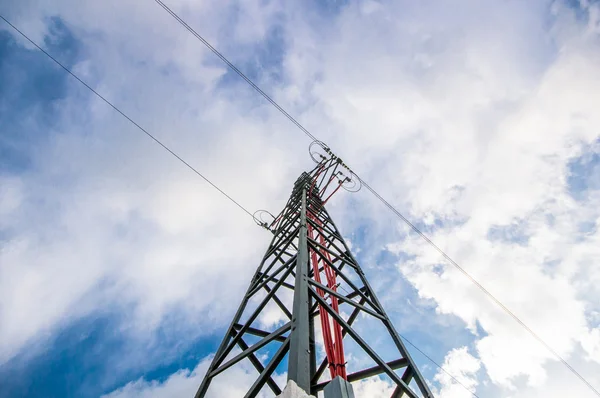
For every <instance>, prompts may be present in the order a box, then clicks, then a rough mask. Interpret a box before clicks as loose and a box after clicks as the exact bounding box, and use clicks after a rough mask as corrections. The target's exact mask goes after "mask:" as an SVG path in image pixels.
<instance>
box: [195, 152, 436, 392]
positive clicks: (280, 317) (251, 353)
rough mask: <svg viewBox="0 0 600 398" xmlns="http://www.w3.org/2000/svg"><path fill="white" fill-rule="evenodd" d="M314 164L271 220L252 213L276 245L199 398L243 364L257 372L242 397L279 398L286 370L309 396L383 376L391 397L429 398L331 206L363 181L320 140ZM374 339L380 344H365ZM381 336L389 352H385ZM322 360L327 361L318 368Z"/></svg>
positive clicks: (255, 279)
mask: <svg viewBox="0 0 600 398" xmlns="http://www.w3.org/2000/svg"><path fill="white" fill-rule="evenodd" d="M311 157H312V158H313V160H315V162H317V166H316V167H315V168H314V169H313V170H312V171H310V172H304V173H302V174H301V175H300V177H299V178H298V179H297V180H296V182H295V183H294V188H293V190H292V194H291V196H290V198H289V200H288V202H287V204H286V206H285V208H284V209H283V210H282V211H281V213H279V215H278V216H271V217H272V218H271V219H270V220H269V221H263V218H261V217H263V215H265V214H268V215H270V213H267V212H265V213H259V214H258V215H255V219H256V220H257V223H259V224H260V225H262V226H264V227H265V228H267V229H269V230H270V231H272V233H273V239H272V240H271V244H270V245H269V248H268V249H267V252H266V253H265V255H264V257H263V259H262V261H261V263H260V266H259V267H258V269H257V271H256V273H255V274H254V277H253V278H252V281H251V283H250V286H249V287H248V290H247V291H246V293H245V294H244V297H243V299H242V303H241V304H240V306H239V308H238V310H237V312H236V314H235V316H234V318H233V321H232V322H231V325H229V328H228V329H227V333H226V335H225V337H224V339H223V341H222V342H221V345H220V346H219V348H218V349H217V351H216V353H215V356H214V358H213V360H212V363H211V364H210V366H209V368H208V370H207V372H206V375H205V376H204V379H203V381H202V384H201V385H200V387H199V389H198V392H197V393H196V398H202V397H205V396H210V394H208V395H207V393H208V392H210V385H211V382H212V381H213V379H214V378H215V377H219V376H223V377H225V376H224V374H225V373H227V371H228V370H231V368H232V367H235V366H236V365H239V364H240V363H241V362H242V361H245V362H249V363H250V364H252V366H253V367H254V368H255V369H256V371H257V377H256V379H255V381H254V383H253V384H252V385H251V386H249V388H248V391H247V393H246V394H245V398H250V397H256V396H257V395H258V394H259V393H262V394H265V395H264V396H269V395H270V396H277V395H279V394H281V393H282V389H283V388H282V386H280V385H279V384H278V383H277V381H276V377H274V376H275V375H276V374H279V375H281V374H284V373H286V372H287V378H288V380H293V381H294V382H295V383H296V384H297V386H299V387H300V388H301V389H303V390H304V391H306V392H307V393H310V394H312V395H317V394H321V393H320V391H322V390H324V389H325V394H326V398H328V395H329V396H331V397H338V396H339V397H342V396H352V394H349V395H348V394H347V393H339V392H337V393H335V392H334V393H331V392H328V391H332V388H330V387H327V385H328V384H330V381H331V380H334V379H335V380H341V382H338V383H337V384H336V383H331V386H333V385H334V384H336V385H342V386H343V385H344V383H346V386H345V387H344V388H347V387H348V385H349V384H348V383H350V382H353V381H358V380H361V379H365V378H368V377H373V376H377V375H381V376H380V377H383V378H385V379H387V380H388V382H391V383H392V384H393V385H395V389H394V392H393V394H392V397H393V398H396V397H405V396H407V397H411V398H417V397H425V398H432V397H433V394H432V393H431V391H430V390H429V387H428V386H427V384H426V383H425V379H424V378H423V376H422V375H421V373H420V372H419V370H418V369H417V367H416V365H415V363H414V361H413V359H412V358H411V356H410V355H409V353H408V351H407V349H406V347H405V346H404V344H403V342H402V340H401V339H400V336H399V335H398V333H397V332H396V330H395V328H394V326H393V325H392V322H391V321H390V319H389V318H388V316H387V314H386V312H385V311H384V309H383V307H382V306H381V303H380V302H379V300H378V299H377V296H376V295H375V292H374V291H373V289H372V288H371V286H370V285H369V282H368V281H367V278H366V277H365V275H364V273H363V271H362V269H361V267H360V266H359V264H358V262H357V261H356V259H355V257H354V256H353V255H352V253H351V252H350V249H349V248H348V245H347V244H346V242H345V241H344V239H343V238H342V235H341V234H340V232H339V230H338V229H337V227H336V225H335V224H334V222H333V220H332V219H331V217H330V215H329V213H328V212H327V210H326V208H325V204H326V203H327V201H328V200H329V199H330V198H331V197H332V196H333V195H334V194H335V193H336V192H337V191H338V190H339V189H340V188H345V189H347V190H350V191H355V190H357V188H359V187H360V185H359V184H360V180H359V179H358V177H357V176H356V175H354V173H352V171H351V170H350V169H349V168H348V167H347V166H346V165H345V164H344V163H343V162H342V161H341V159H339V158H338V157H336V156H335V155H334V154H333V153H331V151H330V150H329V148H327V147H326V146H324V145H323V144H321V143H319V142H315V143H313V144H312V145H311ZM358 323H361V325H362V326H361V327H358ZM366 332H368V333H366ZM317 333H320V336H321V337H322V338H321V339H318V338H317ZM376 333H378V334H376ZM374 334H375V337H376V338H375V345H373V344H371V343H369V342H368V341H369V337H370V338H371V340H372V337H373V335H374ZM383 337H385V338H387V341H388V343H387V345H382V343H381V341H383V340H385V339H383ZM348 344H350V345H351V348H352V351H351V354H352V357H353V358H358V360H356V361H350V363H346V354H348V353H349V351H345V350H344V345H346V346H347V347H348ZM321 346H322V347H321ZM318 357H322V358H319V361H318V362H319V365H318V366H317V363H318V362H317V359H318ZM384 357H387V358H384ZM367 361H368V362H369V363H367ZM354 362H356V363H354ZM369 364H370V366H369ZM326 370H328V372H326ZM326 373H328V376H329V377H327V375H326ZM222 374H223V375H222ZM280 378H281V377H280ZM340 383H341V384H340ZM350 391H351V388H350ZM356 398H368V397H356Z"/></svg>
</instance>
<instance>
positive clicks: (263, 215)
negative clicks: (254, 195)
mask: <svg viewBox="0 0 600 398" xmlns="http://www.w3.org/2000/svg"><path fill="white" fill-rule="evenodd" d="M252 218H254V222H255V223H256V224H258V225H260V226H261V227H262V226H270V225H271V224H272V223H273V221H275V216H274V215H273V214H271V213H270V212H269V211H267V210H256V211H255V212H254V214H253V215H252Z"/></svg>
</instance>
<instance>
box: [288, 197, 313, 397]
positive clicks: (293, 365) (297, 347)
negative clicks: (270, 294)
mask: <svg viewBox="0 0 600 398" xmlns="http://www.w3.org/2000/svg"><path fill="white" fill-rule="evenodd" d="M298 238H299V242H298V255H297V257H296V283H295V287H294V305H293V313H292V331H291V334H290V337H291V339H290V356H289V363H288V380H293V381H294V382H295V383H296V384H297V385H298V387H300V388H301V389H303V390H304V391H306V392H307V393H308V392H310V359H311V354H310V342H309V336H310V332H309V314H308V311H309V302H308V301H309V298H308V245H307V243H306V239H307V225H306V185H304V187H302V207H301V210H300V231H299V237H298Z"/></svg>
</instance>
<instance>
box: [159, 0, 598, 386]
mask: <svg viewBox="0 0 600 398" xmlns="http://www.w3.org/2000/svg"><path fill="white" fill-rule="evenodd" d="M154 1H155V2H156V3H158V4H159V5H160V6H161V7H162V8H163V9H164V10H165V11H167V12H168V13H169V14H170V15H171V16H172V17H173V18H175V20H177V21H178V22H179V23H180V24H181V25H183V27H185V28H186V29H187V30H188V31H189V32H190V33H192V34H193V35H194V36H195V37H196V38H197V39H198V40H200V41H201V42H202V43H203V44H204V45H205V46H206V47H208V48H209V49H210V50H211V51H212V52H213V53H214V54H216V55H217V56H218V57H219V58H220V59H221V60H222V61H223V62H224V63H225V64H227V66H229V67H230V68H231V69H232V70H233V71H234V72H236V73H237V74H238V75H239V76H240V77H241V78H242V79H244V80H245V81H246V82H247V83H248V84H250V86H252V88H254V89H255V90H256V91H257V92H258V93H259V94H260V95H262V96H263V97H264V98H265V99H266V100H267V101H269V102H270V103H271V104H272V105H273V106H274V107H275V108H276V109H277V110H279V111H280V112H281V113H282V114H283V115H284V116H285V117H287V118H288V119H289V120H290V121H291V122H292V123H293V124H294V125H296V127H298V128H299V129H300V130H301V131H302V132H303V133H304V134H306V136H308V137H309V138H310V139H311V140H313V141H319V140H317V138H316V137H315V136H314V135H313V134H312V133H311V132H310V131H308V130H307V129H306V128H305V127H304V126H303V125H302V124H301V123H300V122H298V121H297V120H296V119H295V118H294V117H293V116H291V115H290V114H289V113H288V112H287V111H286V110H285V109H283V108H282V107H281V106H280V105H279V104H278V103H277V102H275V101H274V100H273V99H272V98H271V97H270V96H269V95H267V94H266V93H265V92H264V91H263V90H262V89H261V88H259V87H258V86H257V85H256V84H255V83H254V82H253V81H252V80H251V79H250V78H249V77H247V76H246V75H245V74H244V73H243V72H242V71H240V70H239V69H238V68H237V67H236V66H235V65H233V64H232V63H231V62H230V61H229V60H228V59H227V58H226V57H225V56H224V55H223V54H221V53H220V52H219V51H218V50H217V49H215V48H214V47H213V46H212V45H211V44H210V43H209V42H208V41H207V40H206V39H205V38H204V37H202V36H201V35H200V34H199V33H198V32H196V31H195V30H194V29H193V28H192V27H190V26H189V25H188V24H187V23H186V22H185V21H184V20H183V19H181V17H180V16H179V15H177V14H176V13H175V12H174V11H173V10H171V9H170V8H169V7H168V6H167V5H166V4H165V3H163V2H162V1H161V0H154ZM357 177H358V178H359V179H360V181H361V182H362V183H363V185H364V186H365V187H366V188H367V189H368V190H369V191H370V192H371V193H372V194H373V195H374V196H375V197H376V198H377V199H379V200H380V201H381V202H382V203H383V204H384V205H385V206H386V207H387V208H389V209H390V210H391V211H392V212H393V213H394V214H396V215H397V216H398V217H399V218H400V219H401V220H402V221H404V222H405V223H406V224H407V225H408V226H409V227H410V228H411V229H412V230H413V231H415V232H416V233H417V234H418V235H419V236H420V237H421V238H423V239H424V240H425V241H426V242H427V243H429V244H430V245H431V246H432V247H433V248H435V249H436V250H437V251H438V252H439V253H440V254H441V255H442V256H443V257H444V258H445V259H446V260H448V261H449V262H450V263H451V264H452V265H454V266H455V267H456V268H457V269H458V270H459V271H460V272H461V273H462V274H463V275H465V276H466V277H467V278H468V279H469V280H471V282H473V283H474V284H475V285H476V286H477V287H478V288H479V289H480V290H481V291H482V292H483V293H485V294H486V295H487V296H488V297H489V298H490V299H492V301H494V302H495V303H496V304H497V305H499V306H500V308H502V310H504V311H505V312H506V313H507V314H509V315H510V316H511V317H512V318H513V319H514V320H515V321H516V322H517V323H518V324H520V325H521V326H522V327H523V328H524V329H525V330H526V331H527V332H529V334H530V335H531V336H533V337H534V338H535V339H536V340H537V341H538V342H540V343H541V344H542V345H543V346H544V347H545V348H546V349H547V350H548V351H550V352H551V353H552V354H553V355H554V356H555V357H556V358H557V359H558V360H559V361H560V362H562V363H563V365H565V366H566V367H567V368H568V369H569V370H570V371H571V372H572V373H573V374H574V375H575V376H577V377H578V378H579V379H580V380H581V381H582V382H583V383H584V384H585V385H586V386H587V387H588V388H590V389H591V390H592V391H593V392H594V393H595V394H596V395H597V396H599V397H600V392H599V391H598V390H596V388H594V386H592V385H591V384H590V383H589V382H588V381H587V380H586V379H585V378H584V377H583V376H582V375H581V374H580V373H579V372H578V371H577V370H575V368H573V367H572V366H571V365H570V364H569V363H568V362H567V361H566V360H565V359H564V358H562V356H560V355H559V354H558V353H557V352H556V351H554V350H553V349H552V348H551V347H550V346H549V345H548V344H547V343H546V342H545V341H544V340H542V338H541V337H539V336H538V335H537V334H536V333H535V332H534V331H533V330H531V329H530V328H529V327H528V326H527V325H526V324H525V323H524V322H523V321H521V319H519V317H517V315H515V314H514V313H513V312H512V311H511V310H510V309H509V308H508V307H506V306H505V305H504V304H502V302H500V300H498V299H497V298H496V297H495V296H494V295H493V294H492V293H490V292H489V291H488V290H487V289H486V288H484V287H483V286H482V285H481V284H480V283H479V282H477V280H475V278H473V277H472V276H471V275H470V274H469V273H468V272H467V271H466V270H464V269H463V268H462V267H461V266H460V265H459V264H458V263H457V262H456V261H454V260H453V259H452V258H451V257H450V256H448V255H447V254H446V253H445V252H444V251H443V250H442V249H440V248H439V247H438V246H437V245H436V244H434V243H433V241H432V240H431V239H429V238H428V237H427V236H426V235H425V234H424V233H423V232H421V230H419V228H417V227H416V226H415V225H414V224H413V223H411V222H410V221H409V220H408V219H407V218H406V217H405V216H404V215H402V213H400V211H398V209H396V208H395V207H394V206H392V205H391V204H390V203H389V202H388V201H387V200H385V199H384V198H383V197H382V196H381V195H380V194H379V193H377V191H375V189H373V188H372V187H371V186H370V185H369V184H367V183H366V182H365V181H364V180H363V179H362V178H360V177H359V176H358V175H357Z"/></svg>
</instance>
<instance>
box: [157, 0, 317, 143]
mask: <svg viewBox="0 0 600 398" xmlns="http://www.w3.org/2000/svg"><path fill="white" fill-rule="evenodd" d="M154 1H156V3H158V5H160V6H161V7H162V8H164V9H165V11H166V12H168V13H169V14H170V15H171V16H172V17H173V18H175V19H176V20H177V22H179V23H180V24H181V25H183V27H185V28H186V29H187V30H188V31H189V32H190V33H191V34H193V35H194V36H196V38H197V39H198V40H200V41H201V42H202V43H203V44H204V45H205V46H206V47H208V49H209V50H210V51H212V52H213V53H214V54H215V55H216V56H217V57H219V58H220V59H221V61H223V62H225V63H226V64H227V66H229V67H230V68H231V70H233V71H234V72H235V73H237V74H238V75H239V76H240V77H241V78H242V79H244V80H245V81H246V82H247V83H248V84H249V85H251V86H252V88H254V89H255V90H256V91H257V92H258V93H259V94H260V95H262V96H263V97H264V98H265V99H266V100H267V101H269V102H270V103H271V105H273V106H274V107H275V108H277V110H278V111H279V112H281V113H282V114H284V115H285V117H287V118H288V119H289V120H290V121H291V122H292V123H294V124H295V125H296V127H298V128H299V129H300V130H302V132H304V134H306V135H307V136H309V137H310V139H312V140H316V138H315V136H314V135H312V134H311V133H310V132H309V131H308V130H307V129H305V128H304V126H302V125H301V124H300V123H299V122H298V121H297V120H296V119H294V118H293V117H292V115H290V114H289V113H287V112H286V111H285V109H283V108H282V107H281V106H279V104H278V103H277V102H275V100H273V98H271V97H270V96H269V95H268V94H267V93H265V92H264V91H262V90H261V89H260V87H258V86H257V85H256V84H254V82H253V81H252V80H250V78H248V77H247V76H246V75H245V74H244V73H243V72H242V71H241V70H239V69H238V68H237V67H236V66H235V65H234V64H232V63H231V62H229V60H228V59H227V58H225V56H224V55H223V54H221V53H220V52H219V51H218V50H217V49H216V48H214V47H213V46H212V45H211V44H210V43H209V42H208V41H206V39H204V37H202V36H200V34H199V33H198V32H196V31H195V30H194V29H192V27H191V26H190V25H188V24H187V23H186V22H185V21H184V20H183V19H181V18H180V17H179V15H177V14H176V13H175V12H174V11H173V10H171V9H170V8H169V7H168V6H167V5H166V4H165V3H163V2H162V1H160V0H154Z"/></svg>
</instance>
